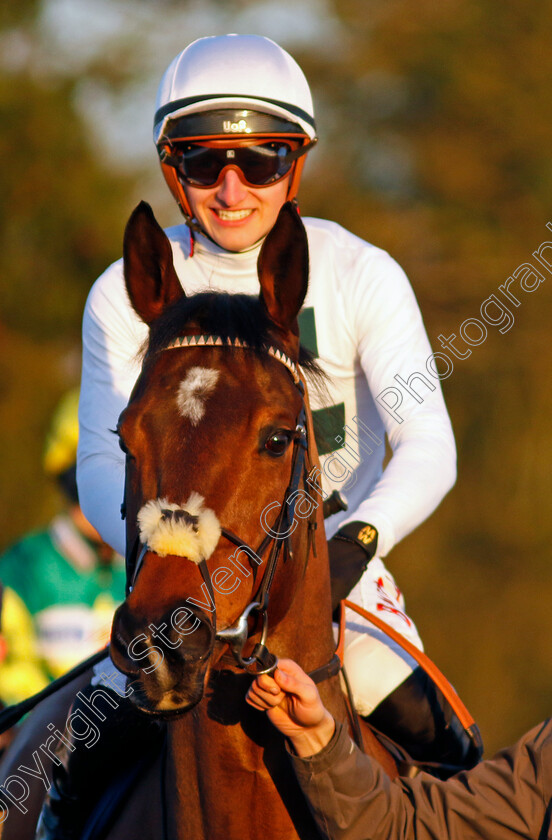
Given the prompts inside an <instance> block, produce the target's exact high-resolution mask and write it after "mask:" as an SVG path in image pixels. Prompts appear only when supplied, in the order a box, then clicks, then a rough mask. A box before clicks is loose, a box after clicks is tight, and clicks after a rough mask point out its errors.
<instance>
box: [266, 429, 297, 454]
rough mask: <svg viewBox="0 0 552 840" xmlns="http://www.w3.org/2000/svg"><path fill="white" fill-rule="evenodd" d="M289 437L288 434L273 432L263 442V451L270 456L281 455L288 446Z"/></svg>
mask: <svg viewBox="0 0 552 840" xmlns="http://www.w3.org/2000/svg"><path fill="white" fill-rule="evenodd" d="M290 440H291V436H290V433H289V432H283V431H278V432H273V433H272V434H271V435H270V436H269V437H268V438H267V439H266V442H265V449H266V450H267V452H269V453H270V454H271V455H283V454H284V452H285V451H286V449H287V448H288V446H289V443H290Z"/></svg>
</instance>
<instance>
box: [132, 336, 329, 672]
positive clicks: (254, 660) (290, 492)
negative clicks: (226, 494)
mask: <svg viewBox="0 0 552 840" xmlns="http://www.w3.org/2000/svg"><path fill="white" fill-rule="evenodd" d="M202 346H211V347H220V346H231V347H239V348H244V349H247V348H248V345H247V344H246V343H245V342H242V341H239V340H235V341H233V342H230V341H225V340H223V339H222V338H221V337H220V336H214V335H199V336H198V335H195V336H182V337H180V338H178V339H176V340H175V341H174V342H172V343H171V344H169V345H168V346H167V347H166V348H164V349H167V350H170V349H182V348H187V347H202ZM265 351H266V353H267V354H268V355H270V356H272V357H273V358H275V359H276V360H277V361H279V362H281V363H282V364H283V365H284V366H285V367H286V368H287V369H288V371H289V372H290V374H291V376H292V378H293V382H294V385H295V387H296V388H297V389H298V390H299V393H300V395H301V407H300V410H299V413H298V415H297V418H296V425H295V430H294V432H293V447H294V451H293V457H292V465H291V475H290V480H289V483H288V486H287V488H286V490H285V492H284V495H283V499H282V503H281V508H280V512H279V514H278V517H277V519H276V522H275V525H274V526H273V527H272V528H270V529H269V533H266V535H265V536H264V538H263V539H262V541H261V543H260V545H259V547H258V548H257V550H256V551H254V550H253V549H252V548H251V546H249V545H248V544H247V543H245V542H244V541H243V540H241V539H240V538H239V537H238V536H236V534H234V533H233V532H232V531H230V530H229V529H228V528H225V527H222V528H221V535H222V536H223V537H224V538H225V539H226V540H228V541H229V542H230V543H232V544H233V545H235V546H237V547H238V548H240V549H242V550H243V551H244V552H245V553H247V554H248V555H249V556H250V557H255V558H256V561H257V562H258V564H260V563H261V562H262V558H263V555H264V554H265V553H266V552H267V550H268V549H269V548H270V553H269V555H268V561H267V566H266V569H265V573H264V575H263V576H262V579H261V581H260V584H259V587H258V589H257V591H256V593H255V595H254V597H253V600H252V601H251V602H250V603H249V604H248V605H247V606H246V607H245V609H244V610H243V611H242V613H241V615H240V616H239V618H238V619H237V620H236V621H235V622H234V623H233V624H232V625H231V626H230V627H227V628H224V629H221V630H217V629H216V607H215V609H214V610H213V621H214V627H215V634H214V639H213V645H214V643H215V641H219V642H223V643H224V644H226V645H228V647H229V649H230V651H231V653H232V655H233V657H234V660H235V661H236V664H237V665H238V666H239V667H240V668H242V669H243V670H244V671H246V672H247V673H248V674H252V675H254V676H257V675H259V674H267V673H271V672H272V671H274V670H275V668H276V666H277V658H276V656H275V655H274V654H273V653H271V652H270V651H269V650H268V648H267V644H266V643H267V638H268V631H269V627H268V604H269V598H270V590H271V587H272V584H273V581H274V577H275V574H276V571H277V569H278V566H279V563H280V559H281V558H282V556H283V555H284V557H285V558H290V559H292V557H293V550H292V547H291V541H290V536H291V523H292V522H293V521H294V514H295V506H296V501H297V491H298V488H299V484H300V481H301V478H303V481H304V486H305V487H306V486H307V482H308V483H309V484H310V485H311V486H313V477H312V472H310V470H309V464H308V450H309V441H308V432H307V423H306V409H305V386H304V384H303V381H302V379H301V376H300V374H299V370H298V367H297V365H296V364H295V362H293V361H292V359H290V358H289V356H287V354H286V353H284V352H283V351H282V350H279V349H278V348H276V347H273V346H269V347H266V348H265ZM315 529H316V506H314V508H313V510H312V512H311V513H310V515H309V517H308V538H307V550H306V556H305V561H304V562H305V567H306V564H307V562H308V559H309V556H310V551H311V547H312V546H313V545H314V531H315ZM138 548H139V538H137V539H136V542H135V544H134V546H132V548H131V551H130V553H129V555H128V556H127V579H128V583H127V589H128V591H129V592H130V591H132V587H133V586H134V584H135V582H136V578H137V576H138V573H139V571H140V566H141V564H142V561H143V559H144V557H145V555H146V554H147V553H148V552H151V549H150V548H149V547H148V546H147V545H141V548H140V549H139V550H138ZM198 566H199V570H200V572H201V575H202V577H203V580H204V582H205V585H206V587H207V591H208V593H209V596H210V598H211V602H212V604H213V605H214V604H215V596H214V591H213V583H212V580H211V575H210V573H209V570H208V568H207V562H206V560H205V559H203V560H201V561H200V562H199V563H198ZM254 614H256V615H257V616H258V617H260V619H261V621H262V630H261V638H260V641H259V642H258V643H257V644H255V646H254V648H253V651H252V653H251V655H250V656H247V657H246V656H244V648H245V645H246V643H247V641H248V638H249V623H248V620H249V617H250V616H251V615H254ZM211 652H212V646H211V648H210V650H209V651H208V652H207V653H206V654H205V656H209V655H210V654H211ZM334 659H335V657H334ZM334 659H332V660H331V662H330V663H328V666H332V670H333V669H334V668H335V669H336V670H335V672H336V673H337V667H336V664H335V663H334ZM328 666H323V668H326V669H327V668H328ZM317 670H319V671H320V672H322V670H323V669H317ZM326 675H330V674H329V673H328V674H326Z"/></svg>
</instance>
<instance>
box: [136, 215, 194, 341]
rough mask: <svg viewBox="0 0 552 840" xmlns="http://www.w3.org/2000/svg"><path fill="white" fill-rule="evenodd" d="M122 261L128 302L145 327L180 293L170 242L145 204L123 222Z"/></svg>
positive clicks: (181, 292)
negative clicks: (125, 224)
mask: <svg viewBox="0 0 552 840" xmlns="http://www.w3.org/2000/svg"><path fill="white" fill-rule="evenodd" d="M123 258H124V275H125V285H126V288H127V292H128V296H129V298H130V302H131V304H132V306H133V308H134V309H135V311H136V312H137V313H138V315H139V316H140V318H141V319H142V320H143V321H145V322H146V324H148V325H149V324H151V323H152V322H153V321H155V319H156V318H158V317H159V315H161V313H162V312H163V310H164V309H165V308H166V307H167V306H169V305H170V304H171V303H174V301H176V300H178V299H179V298H181V297H183V296H184V291H183V289H182V286H181V285H180V281H179V279H178V276H177V274H176V271H175V270H174V265H173V258H172V248H171V243H170V242H169V240H168V239H167V237H166V235H165V232H164V231H163V229H162V228H161V227H160V226H159V224H158V222H157V220H156V218H155V216H154V215H153V210H152V209H151V207H150V206H149V204H147V203H146V202H145V201H141V202H140V204H139V205H138V207H136V209H135V210H134V211H133V213H132V215H131V217H130V219H129V220H128V222H127V226H126V228H125V235H124V240H123Z"/></svg>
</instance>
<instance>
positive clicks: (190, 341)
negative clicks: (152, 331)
mask: <svg viewBox="0 0 552 840" xmlns="http://www.w3.org/2000/svg"><path fill="white" fill-rule="evenodd" d="M249 346H250V345H249V344H247V342H245V341H240V339H239V338H236V339H234V341H231V340H230V339H228V340H227V341H224V340H223V339H222V338H221V337H220V336H219V335H182V336H180V337H179V338H176V339H175V340H174V341H171V343H170V344H167V346H166V347H165V348H164V349H165V350H179V349H180V348H182V347H242V348H245V349H247V348H248V347H249ZM264 349H265V350H266V352H267V353H268V355H269V356H272V357H273V358H274V359H277V360H278V361H279V362H281V363H282V364H283V365H285V367H287V369H288V370H289V372H290V373H291V375H292V376H293V381H294V382H295V384H296V385H299V384H300V382H301V377H300V376H299V370H298V368H297V365H296V364H295V362H294V361H292V360H291V359H290V358H289V356H288V355H286V353H284V352H283V351H282V350H278V348H277V347H272V346H270V347H265V348H264Z"/></svg>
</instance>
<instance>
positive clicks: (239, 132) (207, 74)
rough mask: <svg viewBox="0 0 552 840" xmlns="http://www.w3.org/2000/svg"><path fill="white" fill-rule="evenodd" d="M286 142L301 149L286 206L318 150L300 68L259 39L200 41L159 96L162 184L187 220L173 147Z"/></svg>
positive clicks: (181, 58) (156, 133)
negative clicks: (204, 143)
mask: <svg viewBox="0 0 552 840" xmlns="http://www.w3.org/2000/svg"><path fill="white" fill-rule="evenodd" d="M263 137H264V138H267V139H273V138H287V139H289V140H292V141H295V142H294V143H293V146H294V147H295V149H296V150H295V152H292V154H291V156H290V159H291V158H292V159H293V171H292V174H291V176H290V178H289V190H288V195H287V198H288V200H291V199H292V198H294V197H295V195H296V193H297V189H298V187H299V180H300V177H301V171H302V168H303V164H304V161H305V158H304V155H305V154H306V152H307V151H308V150H309V149H310V148H311V147H312V146H313V145H314V144H315V143H316V140H317V138H316V125H315V121H314V109H313V104H312V97H311V92H310V89H309V85H308V82H307V80H306V78H305V75H304V73H303V71H302V70H301V68H300V67H299V65H298V64H297V62H296V61H295V60H294V59H293V58H292V57H291V56H290V55H289V53H287V52H286V51H285V50H283V49H282V48H281V47H280V46H278V44H276V43H275V42H274V41H271V40H270V39H269V38H264V37H262V36H260V35H220V36H213V37H208V38H200V39H198V40H197V41H194V42H193V43H192V44H190V45H189V46H188V47H186V49H185V50H183V51H182V52H181V53H180V54H179V55H177V57H176V58H175V59H174V60H173V61H172V62H171V64H170V65H169V67H168V68H167V70H166V71H165V74H164V76H163V78H162V80H161V84H160V85H159V90H158V93H157V101H156V109H155V118H154V129H153V138H154V142H155V144H156V146H157V151H158V153H159V157H160V160H161V168H162V171H163V176H164V178H165V180H166V182H167V184H168V187H169V189H170V190H171V192H172V194H173V195H174V197H175V198H176V200H177V202H178V204H179V206H180V208H181V210H182V212H183V213H184V216H185V217H186V219H187V220H189V219H190V217H191V210H190V207H189V204H188V201H187V198H186V195H185V192H184V187H183V183H182V181H181V180H180V178H179V174H178V168H177V165H176V158H175V156H174V154H173V152H174V150H175V144H176V143H177V142H179V141H180V142H183V141H194V142H201V140H214V139H216V140H220V139H226V140H227V139H229V138H232V140H234V139H235V140H236V141H237V144H239V143H240V141H241V142H251V139H252V138H263Z"/></svg>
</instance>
